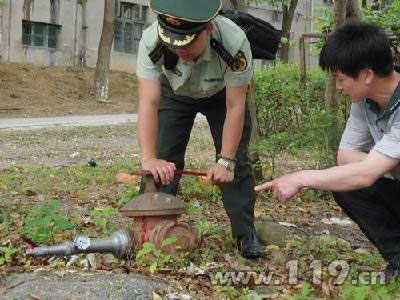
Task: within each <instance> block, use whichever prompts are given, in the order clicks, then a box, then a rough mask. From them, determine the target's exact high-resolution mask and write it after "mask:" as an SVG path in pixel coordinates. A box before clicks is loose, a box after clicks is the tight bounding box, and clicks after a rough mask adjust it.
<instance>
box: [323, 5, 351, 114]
mask: <svg viewBox="0 0 400 300" xmlns="http://www.w3.org/2000/svg"><path fill="white" fill-rule="evenodd" d="M346 4H347V0H336V1H335V12H334V21H333V30H335V29H336V28H337V27H339V26H340V25H342V24H343V23H344V21H345V19H346ZM325 105H326V108H327V110H328V111H329V112H331V113H332V114H334V115H336V116H337V115H338V108H339V104H338V98H337V93H336V83H335V79H334V78H333V75H332V74H331V73H329V78H328V80H327V82H326V87H325Z"/></svg>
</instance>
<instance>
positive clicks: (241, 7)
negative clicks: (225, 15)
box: [226, 0, 263, 181]
mask: <svg viewBox="0 0 400 300" xmlns="http://www.w3.org/2000/svg"><path fill="white" fill-rule="evenodd" d="M226 4H227V6H229V7H230V8H234V9H237V10H238V11H241V12H246V5H245V2H244V0H230V3H226ZM255 86H256V83H255V81H254V79H252V80H251V83H250V89H249V91H248V93H247V99H246V100H247V107H248V108H249V113H250V118H251V124H252V127H251V137H250V143H249V149H250V151H249V155H250V161H251V163H252V165H253V169H254V176H255V179H256V181H259V180H262V178H263V176H262V168H261V163H260V156H259V154H258V150H257V145H258V143H259V142H260V133H259V130H258V120H257V109H256V97H255V92H254V89H255Z"/></svg>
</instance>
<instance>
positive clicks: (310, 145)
mask: <svg viewBox="0 0 400 300" xmlns="http://www.w3.org/2000/svg"><path fill="white" fill-rule="evenodd" d="M299 76H300V71H299V67H298V65H296V64H282V63H277V64H276V65H275V66H269V67H267V68H265V69H262V70H258V71H257V72H256V74H255V80H256V93H255V94H256V108H257V119H258V124H259V131H260V134H261V136H262V137H264V141H262V142H261V151H263V152H266V153H267V154H268V155H269V156H272V157H273V156H274V155H275V154H276V153H277V152H279V151H287V152H289V153H293V152H296V151H299V150H301V151H302V152H310V153H312V154H313V155H314V157H315V159H316V161H317V164H318V166H319V167H321V166H328V165H331V164H333V163H334V154H335V153H336V150H337V145H338V142H339V138H340V135H341V133H342V130H343V128H344V117H343V113H342V111H344V106H345V101H342V100H340V109H339V113H340V115H339V118H337V117H336V116H333V115H332V114H330V113H329V112H327V111H326V110H325V101H324V91H325V82H326V75H325V73H324V72H322V71H321V70H320V69H310V70H308V72H307V83H306V86H305V87H301V86H300V85H299Z"/></svg>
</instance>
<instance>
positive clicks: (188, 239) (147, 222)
mask: <svg viewBox="0 0 400 300" xmlns="http://www.w3.org/2000/svg"><path fill="white" fill-rule="evenodd" d="M120 211H121V213H122V214H123V215H124V216H127V217H132V218H133V224H132V230H131V231H132V233H133V240H134V241H135V244H136V247H140V246H141V245H142V244H144V243H146V242H150V243H153V244H154V245H155V246H156V248H157V249H160V250H162V251H163V252H166V253H168V254H170V255H172V256H176V255H177V254H178V253H179V252H180V251H191V250H193V249H195V248H196V247H197V246H198V244H199V238H198V234H197V232H196V230H195V229H194V228H192V227H191V226H190V225H189V224H188V223H186V222H182V221H178V217H179V216H180V215H181V214H182V213H184V212H185V204H184V202H183V201H181V200H179V199H178V198H176V197H175V196H173V195H169V194H166V193H162V192H159V191H157V188H156V185H155V183H154V179H153V177H152V175H146V176H145V189H144V193H143V194H141V195H139V196H137V197H136V198H134V199H132V200H131V201H130V202H129V203H127V204H126V205H125V206H123V207H122V208H121V209H120ZM169 237H171V238H175V239H176V242H175V243H172V244H170V245H168V246H165V247H162V243H163V241H164V240H165V239H166V238H169Z"/></svg>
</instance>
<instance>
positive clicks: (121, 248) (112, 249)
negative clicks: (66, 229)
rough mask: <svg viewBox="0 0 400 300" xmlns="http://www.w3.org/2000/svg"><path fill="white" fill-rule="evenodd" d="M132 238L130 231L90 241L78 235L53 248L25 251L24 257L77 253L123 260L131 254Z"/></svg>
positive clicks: (46, 247)
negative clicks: (105, 254)
mask: <svg viewBox="0 0 400 300" xmlns="http://www.w3.org/2000/svg"><path fill="white" fill-rule="evenodd" d="M132 251H133V238H132V235H131V233H130V231H128V230H126V229H118V230H117V231H115V232H114V233H113V234H112V235H111V236H110V237H106V238H99V239H90V238H89V237H88V236H86V235H78V236H76V237H75V239H74V241H73V242H64V243H63V244H59V245H54V246H43V247H36V248H33V249H28V250H26V255H34V256H46V255H73V254H79V253H113V254H114V255H115V256H116V257H120V258H125V257H127V256H129V255H130V254H132Z"/></svg>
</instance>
